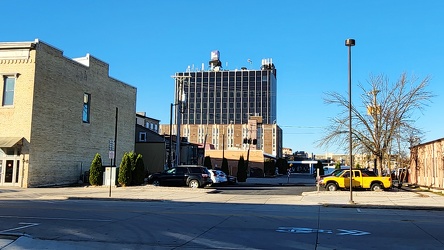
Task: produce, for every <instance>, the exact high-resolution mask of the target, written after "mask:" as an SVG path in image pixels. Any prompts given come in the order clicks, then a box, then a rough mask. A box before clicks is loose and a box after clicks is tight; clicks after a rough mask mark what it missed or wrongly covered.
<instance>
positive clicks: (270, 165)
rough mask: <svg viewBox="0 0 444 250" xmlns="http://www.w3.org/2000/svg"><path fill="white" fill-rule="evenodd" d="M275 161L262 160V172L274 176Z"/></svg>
mask: <svg viewBox="0 0 444 250" xmlns="http://www.w3.org/2000/svg"><path fill="white" fill-rule="evenodd" d="M275 164H276V163H275V162H274V160H270V159H268V160H266V161H265V162H264V172H265V175H266V176H274V174H275V172H276V166H275Z"/></svg>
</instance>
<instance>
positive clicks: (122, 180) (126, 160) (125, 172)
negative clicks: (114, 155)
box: [118, 153, 131, 187]
mask: <svg viewBox="0 0 444 250" xmlns="http://www.w3.org/2000/svg"><path fill="white" fill-rule="evenodd" d="M118 182H119V184H120V185H121V186H122V187H126V186H129V185H130V184H131V158H130V156H129V155H128V153H125V154H124V155H123V158H122V162H121V163H120V167H119V178H118Z"/></svg>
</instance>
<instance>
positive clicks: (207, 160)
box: [204, 156, 213, 169]
mask: <svg viewBox="0 0 444 250" xmlns="http://www.w3.org/2000/svg"><path fill="white" fill-rule="evenodd" d="M204 167H207V168H208V169H212V168H213V166H212V165H211V157H210V156H205V160H204Z"/></svg>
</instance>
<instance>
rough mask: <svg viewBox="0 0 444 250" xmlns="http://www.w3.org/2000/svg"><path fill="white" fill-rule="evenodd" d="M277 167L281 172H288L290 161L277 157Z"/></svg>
mask: <svg viewBox="0 0 444 250" xmlns="http://www.w3.org/2000/svg"><path fill="white" fill-rule="evenodd" d="M276 167H277V168H278V171H279V174H287V169H288V162H287V161H286V160H285V159H283V158H279V159H277V161H276Z"/></svg>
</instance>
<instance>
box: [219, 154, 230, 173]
mask: <svg viewBox="0 0 444 250" xmlns="http://www.w3.org/2000/svg"><path fill="white" fill-rule="evenodd" d="M221 170H222V171H223V172H224V173H225V174H227V175H229V174H230V173H229V172H228V171H229V170H228V160H227V158H225V157H224V158H223V159H222V168H221Z"/></svg>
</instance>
